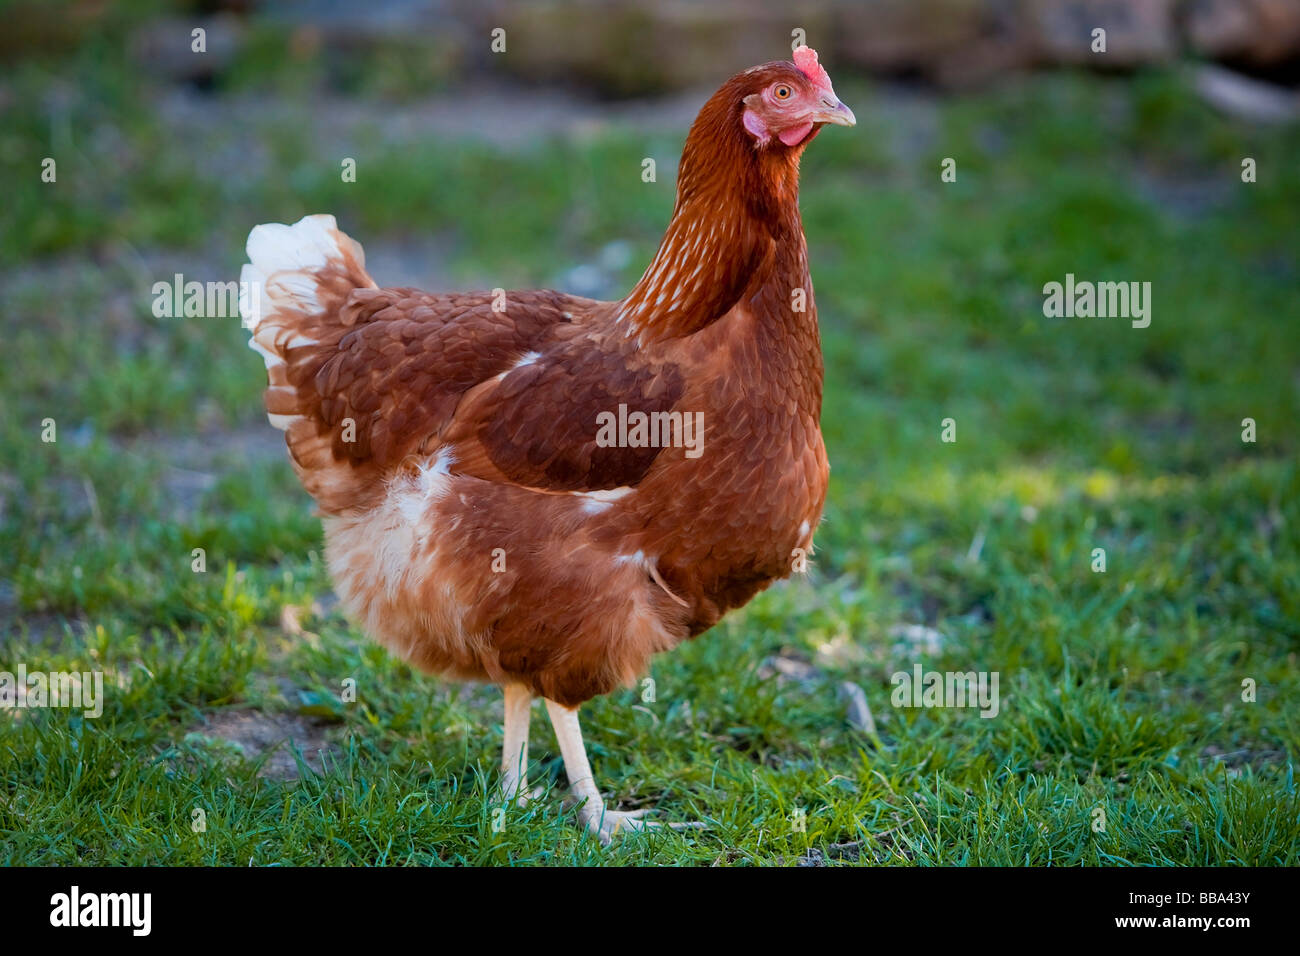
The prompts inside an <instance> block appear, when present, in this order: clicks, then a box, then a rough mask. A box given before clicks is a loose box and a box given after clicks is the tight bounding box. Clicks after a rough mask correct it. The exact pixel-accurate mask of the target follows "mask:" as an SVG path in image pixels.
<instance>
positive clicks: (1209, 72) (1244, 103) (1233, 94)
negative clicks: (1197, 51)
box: [1195, 64, 1300, 123]
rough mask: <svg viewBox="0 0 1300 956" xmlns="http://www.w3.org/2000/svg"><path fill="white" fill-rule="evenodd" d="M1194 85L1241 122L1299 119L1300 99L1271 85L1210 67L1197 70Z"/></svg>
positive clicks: (1203, 94) (1212, 102)
mask: <svg viewBox="0 0 1300 956" xmlns="http://www.w3.org/2000/svg"><path fill="white" fill-rule="evenodd" d="M1195 83H1196V90H1197V92H1198V93H1200V94H1201V96H1202V97H1204V98H1205V100H1206V101H1207V102H1209V103H1210V104H1211V105H1213V106H1214V107H1216V108H1217V109H1220V110H1222V111H1223V112H1225V113H1228V114H1230V115H1232V116H1236V117H1238V118H1240V119H1245V120H1250V121H1251V122H1257V123H1261V122H1262V123H1286V122H1291V121H1294V120H1296V119H1300V96H1297V95H1296V94H1295V93H1293V92H1291V91H1290V90H1286V89H1283V88H1282V87H1279V86H1274V85H1273V84H1271V83H1264V82H1262V81H1260V80H1253V79H1251V78H1250V77H1248V76H1242V75H1241V74H1240V73H1234V72H1233V71H1231V70H1225V69H1223V68H1222V67H1218V66H1211V65H1209V64H1205V65H1203V66H1200V67H1198V68H1197V69H1196V73H1195Z"/></svg>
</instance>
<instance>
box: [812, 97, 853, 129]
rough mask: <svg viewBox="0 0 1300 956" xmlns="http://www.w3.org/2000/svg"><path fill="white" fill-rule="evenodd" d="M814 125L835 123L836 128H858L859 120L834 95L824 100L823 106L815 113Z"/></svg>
mask: <svg viewBox="0 0 1300 956" xmlns="http://www.w3.org/2000/svg"><path fill="white" fill-rule="evenodd" d="M812 118H813V122H814V123H834V124H835V125H836V126H856V125H857V122H858V118H857V117H856V116H854V115H853V110H851V109H849V108H848V107H847V106H845V105H844V104H843V103H841V102H840V101H839V99H838V98H837V97H835V96H833V95H827V96H825V97H823V98H822V102H821V105H820V106H819V107H818V108H817V109H816V110H815V111H814V112H813V116H812Z"/></svg>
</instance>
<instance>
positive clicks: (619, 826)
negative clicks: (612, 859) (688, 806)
mask: <svg viewBox="0 0 1300 956" xmlns="http://www.w3.org/2000/svg"><path fill="white" fill-rule="evenodd" d="M653 812H654V811H653V810H651V809H649V808H646V809H642V810H606V809H604V808H603V807H600V808H595V809H593V810H592V811H591V812H590V813H588V812H586V808H585V807H584V808H583V809H581V810H579V811H578V816H579V819H580V820H582V823H583V825H584V826H585V827H586V828H587V831H588V832H589V833H591V834H592V835H593V836H595V837H596V838H597V839H598V840H600V844H601V846H609V844H610V843H611V842H612V841H613V839H614V835H615V834H617V833H626V832H633V833H635V832H640V831H644V830H659V829H668V830H698V829H703V828H704V826H705V824H704V823H702V822H699V821H691V822H688V823H680V822H670V823H661V822H659V821H658V820H646V819H643V818H644V817H645V815H646V814H648V813H653Z"/></svg>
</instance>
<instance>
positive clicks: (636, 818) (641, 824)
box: [544, 698, 704, 845]
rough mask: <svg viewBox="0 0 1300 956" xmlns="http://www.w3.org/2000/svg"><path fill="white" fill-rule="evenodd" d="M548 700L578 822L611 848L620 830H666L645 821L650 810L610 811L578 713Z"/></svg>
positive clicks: (680, 825)
mask: <svg viewBox="0 0 1300 956" xmlns="http://www.w3.org/2000/svg"><path fill="white" fill-rule="evenodd" d="M544 699H545V700H546V712H547V713H548V714H549V715H550V717H551V726H553V727H554V728H555V739H556V740H557V741H559V744H560V755H561V756H563V757H564V772H565V773H566V774H567V775H568V777H569V790H570V792H571V793H572V794H573V796H574V798H575V799H576V800H577V801H578V802H579V807H578V819H580V820H581V821H582V824H583V826H585V827H586V828H587V829H588V830H589V831H590V832H591V833H593V834H595V835H596V837H597V838H599V840H600V842H601V843H602V844H605V845H608V844H609V841H610V839H611V838H612V837H613V836H614V834H615V833H617V832H618V831H620V830H649V829H651V828H653V827H658V826H662V824H659V823H654V822H652V821H650V820H643V819H641V817H642V815H643V814H645V813H646V812H647V811H646V810H630V811H627V810H609V809H607V808H606V807H605V800H604V798H603V797H602V796H601V795H600V790H599V789H598V788H597V787H596V778H595V777H593V776H592V773H591V764H590V763H589V762H588V760H587V748H586V746H584V745H583V742H582V727H581V726H579V724H578V709H577V708H576V707H575V708H573V709H572V710H570V709H569V708H568V707H565V706H563V705H561V704H557V703H556V702H555V701H553V700H550V699H547V698H544ZM668 826H669V827H670V828H671V829H674V830H678V829H684V828H686V827H702V826H704V824H702V823H670V824H668Z"/></svg>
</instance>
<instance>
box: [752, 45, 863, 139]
mask: <svg viewBox="0 0 1300 956" xmlns="http://www.w3.org/2000/svg"><path fill="white" fill-rule="evenodd" d="M732 82H733V83H735V84H736V86H737V87H738V89H737V90H736V92H737V93H738V94H739V100H740V105H741V107H742V112H741V123H742V125H743V126H744V129H745V132H746V133H747V134H748V135H749V136H750V137H752V139H753V143H754V146H755V147H757V148H760V149H765V148H772V149H779V148H781V147H782V146H784V147H785V148H787V149H793V148H797V147H800V146H803V145H805V144H806V143H807V142H808V141H809V140H810V139H812V137H813V136H814V135H815V134H816V132H817V130H819V129H821V127H822V126H824V125H825V124H827V123H833V124H835V125H836V126H852V125H854V124H855V123H856V122H857V120H856V119H855V118H854V116H853V110H851V109H849V108H848V107H847V106H845V105H844V104H843V103H841V102H840V100H839V97H837V96H836V95H835V90H834V89H833V88H832V87H831V78H830V77H829V76H827V75H826V70H825V69H823V68H822V65H821V64H820V63H818V62H817V52H816V51H815V50H813V49H812V48H811V47H807V46H801V47H799V48H798V49H796V50H795V51H794V62H793V63H791V62H788V61H781V60H778V61H775V62H772V63H765V64H763V65H762V66H756V67H754V68H753V69H752V70H746V71H745V72H744V73H741V74H740V75H739V76H737V77H735V78H734V79H733V81H732ZM728 85H731V84H728ZM778 144H779V145H778Z"/></svg>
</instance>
